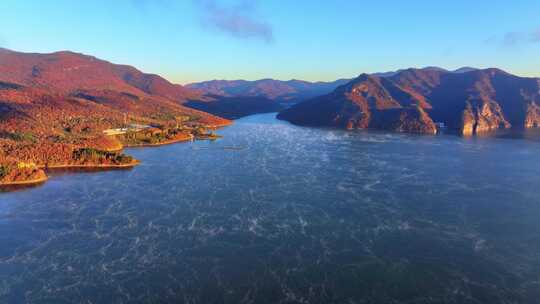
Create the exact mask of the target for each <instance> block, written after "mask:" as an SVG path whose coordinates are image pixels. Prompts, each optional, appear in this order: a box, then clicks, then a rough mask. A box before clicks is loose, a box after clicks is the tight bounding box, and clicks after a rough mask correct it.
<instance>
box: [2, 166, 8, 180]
mask: <svg viewBox="0 0 540 304" xmlns="http://www.w3.org/2000/svg"><path fill="white" fill-rule="evenodd" d="M9 172H10V167H9V166H8V165H0V179H2V178H4V177H5V176H6V175H8V174H9Z"/></svg>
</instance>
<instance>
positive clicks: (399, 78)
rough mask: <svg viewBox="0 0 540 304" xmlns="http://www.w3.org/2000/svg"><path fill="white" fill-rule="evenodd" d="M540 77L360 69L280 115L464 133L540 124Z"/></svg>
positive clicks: (403, 129) (304, 121)
mask: <svg viewBox="0 0 540 304" xmlns="http://www.w3.org/2000/svg"><path fill="white" fill-rule="evenodd" d="M539 102H540V85H539V81H538V79H534V78H523V77H518V76H514V75H511V74H508V73H506V72H504V71H501V70H498V69H486V70H476V69H469V70H467V71H463V72H461V73H453V72H447V71H443V70H436V69H422V70H418V69H408V70H402V71H400V72H398V73H396V74H393V75H391V76H388V77H376V76H370V75H365V74H364V75H361V76H359V77H358V78H356V79H354V80H353V81H351V82H350V83H348V84H346V85H343V86H341V87H338V88H337V89H336V90H335V91H334V92H332V93H330V94H328V95H325V96H322V97H319V98H316V99H313V100H310V101H307V102H305V103H302V104H299V105H295V106H293V107H291V108H289V109H287V110H285V111H283V112H282V113H280V115H279V116H278V117H279V118H280V119H284V120H288V121H290V122H292V123H296V124H300V125H325V126H337V127H343V128H349V129H355V128H362V129H363V128H375V129H386V130H394V131H399V132H416V133H428V134H433V133H435V132H436V127H435V125H436V123H434V122H437V123H443V124H444V125H446V126H448V127H449V128H450V129H452V130H455V131H457V132H460V133H462V134H464V135H473V134H477V133H482V132H489V131H493V130H496V129H500V128H510V127H513V126H514V127H537V126H540V106H538V103H539Z"/></svg>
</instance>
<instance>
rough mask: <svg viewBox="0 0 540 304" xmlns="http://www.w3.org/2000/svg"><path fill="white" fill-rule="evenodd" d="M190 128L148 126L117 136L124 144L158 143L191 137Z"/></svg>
mask: <svg viewBox="0 0 540 304" xmlns="http://www.w3.org/2000/svg"><path fill="white" fill-rule="evenodd" d="M190 132H191V130H189V129H185V128H183V127H178V128H163V129H158V128H149V129H145V130H141V131H128V132H127V133H125V134H121V135H118V136H117V138H118V139H119V140H120V141H121V142H122V143H123V144H124V145H126V146H128V147H129V146H138V145H159V144H162V143H167V142H171V141H182V140H189V139H191V133H190Z"/></svg>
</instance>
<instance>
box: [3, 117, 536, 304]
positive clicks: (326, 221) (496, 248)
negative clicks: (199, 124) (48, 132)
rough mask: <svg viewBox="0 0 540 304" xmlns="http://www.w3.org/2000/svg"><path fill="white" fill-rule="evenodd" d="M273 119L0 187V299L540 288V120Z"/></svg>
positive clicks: (517, 297) (477, 294)
mask: <svg viewBox="0 0 540 304" xmlns="http://www.w3.org/2000/svg"><path fill="white" fill-rule="evenodd" d="M274 117H275V114H263V115H255V116H251V117H247V118H244V119H241V120H238V121H237V122H236V124H235V125H233V126H231V127H228V128H225V129H223V130H220V131H219V133H220V134H221V135H224V138H223V139H221V140H218V141H215V142H201V141H200V142H194V143H185V144H175V145H170V146H163V147H157V148H137V149H129V150H127V152H128V154H131V155H133V156H135V157H136V158H137V159H140V160H141V161H142V164H141V165H140V166H138V167H136V168H134V169H132V170H120V171H118V170H113V171H103V172H92V173H76V174H73V173H56V174H53V175H52V176H51V178H50V180H49V181H48V182H47V183H46V184H44V185H43V186H40V187H36V188H32V189H29V190H24V191H17V192H12V193H0V303H279V302H280V303H537V302H536V301H537V300H538V299H539V298H540V133H539V132H538V131H534V130H533V131H527V132H525V133H523V132H518V133H516V132H514V131H512V132H505V133H501V134H498V135H497V136H486V137H477V138H469V139H467V138H461V137H458V136H452V135H439V136H417V135H407V134H393V133H385V132H372V131H369V132H368V131H353V132H348V131H340V130H331V129H317V128H302V127H297V126H293V125H290V124H288V123H286V122H281V121H278V120H276V119H275V118H274Z"/></svg>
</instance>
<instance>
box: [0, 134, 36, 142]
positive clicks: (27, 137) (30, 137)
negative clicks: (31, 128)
mask: <svg viewBox="0 0 540 304" xmlns="http://www.w3.org/2000/svg"><path fill="white" fill-rule="evenodd" d="M0 137H2V138H6V139H11V140H14V141H16V142H29V143H36V142H37V139H36V136H35V135H34V134H33V133H32V132H13V133H10V132H2V133H1V134H0Z"/></svg>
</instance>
